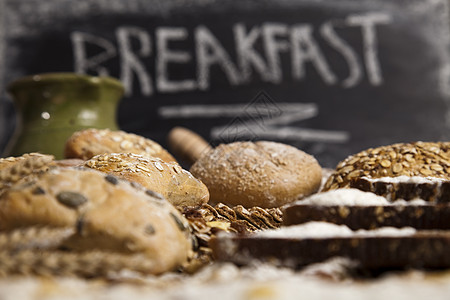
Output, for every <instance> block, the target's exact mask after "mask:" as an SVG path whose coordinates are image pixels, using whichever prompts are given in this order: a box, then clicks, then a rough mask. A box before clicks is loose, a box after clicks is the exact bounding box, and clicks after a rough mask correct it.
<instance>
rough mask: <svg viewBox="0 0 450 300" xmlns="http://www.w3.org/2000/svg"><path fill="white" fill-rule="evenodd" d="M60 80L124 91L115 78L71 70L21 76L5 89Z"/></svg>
mask: <svg viewBox="0 0 450 300" xmlns="http://www.w3.org/2000/svg"><path fill="white" fill-rule="evenodd" d="M60 82H65V83H69V82H74V83H82V84H86V85H98V86H100V85H107V86H112V87H115V88H117V89H119V90H121V91H122V93H123V92H124V87H123V85H122V83H121V82H120V81H119V80H118V79H116V78H113V77H109V76H92V75H87V74H81V73H72V72H52V73H40V74H34V75H28V76H23V77H20V78H18V79H16V80H14V81H12V82H11V83H9V84H8V86H7V90H8V91H9V92H12V91H14V90H16V89H20V88H23V87H24V86H33V85H46V84H54V83H60Z"/></svg>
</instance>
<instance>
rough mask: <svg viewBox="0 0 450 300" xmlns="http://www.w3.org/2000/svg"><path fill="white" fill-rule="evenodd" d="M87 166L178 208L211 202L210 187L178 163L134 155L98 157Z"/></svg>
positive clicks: (115, 154) (112, 154) (92, 159)
mask: <svg viewBox="0 0 450 300" xmlns="http://www.w3.org/2000/svg"><path fill="white" fill-rule="evenodd" d="M85 166H86V167H89V168H92V169H96V170H99V171H102V172H105V173H108V174H112V175H115V176H117V177H120V178H124V179H127V180H129V181H134V182H137V183H139V184H141V185H143V186H144V187H146V188H147V189H150V190H152V191H155V192H157V193H160V194H161V195H163V196H164V197H165V198H166V199H167V200H168V201H169V202H170V203H172V204H173V205H176V206H197V205H201V204H203V203H206V202H208V200H209V192H208V188H207V187H206V186H205V185H204V184H203V183H202V182H201V181H200V180H198V179H196V178H195V177H194V176H192V175H191V173H189V172H188V171H186V170H184V169H182V168H181V167H180V166H179V165H178V164H177V163H169V162H164V161H162V160H160V159H159V158H151V157H145V156H142V155H138V154H132V153H110V154H103V155H97V156H94V157H93V158H91V159H90V160H88V161H86V162H85Z"/></svg>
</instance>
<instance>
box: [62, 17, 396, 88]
mask: <svg viewBox="0 0 450 300" xmlns="http://www.w3.org/2000/svg"><path fill="white" fill-rule="evenodd" d="M391 22H392V18H391V16H390V15H389V14H388V13H384V12H370V13H364V14H355V15H348V16H347V17H346V18H343V19H332V20H328V21H325V22H323V23H322V24H319V25H313V24H308V23H298V24H293V25H292V24H291V25H289V24H284V23H271V22H265V23H261V24H260V25H255V26H253V27H250V28H247V26H246V25H245V24H244V23H242V22H237V23H235V24H233V25H232V27H231V32H232V34H233V36H234V45H232V46H231V47H233V49H232V50H233V54H234V55H235V57H233V56H232V55H231V50H230V45H227V47H225V46H224V44H223V42H221V41H220V39H219V38H218V37H217V36H215V34H214V32H213V31H212V30H211V29H210V28H208V27H207V26H205V25H201V24H200V25H198V26H196V27H195V28H193V29H191V30H188V29H187V28H184V27H168V26H166V27H156V28H155V29H154V32H153V34H154V43H155V52H156V53H152V50H151V49H152V35H151V34H152V33H151V32H149V31H148V29H145V28H140V27H133V26H118V27H117V28H116V29H115V32H114V33H115V36H116V41H109V40H107V39H105V38H104V37H101V36H95V35H93V34H92V33H85V32H80V31H75V32H73V33H72V34H71V42H72V45H73V49H74V51H73V53H74V69H75V71H77V72H80V73H88V72H91V73H92V72H95V73H98V74H100V75H109V70H108V69H107V67H106V63H107V62H108V61H110V60H112V59H118V60H119V62H120V63H119V64H120V72H121V73H120V79H121V80H122V82H123V84H124V85H125V88H126V91H127V95H131V94H132V93H133V92H134V91H133V83H134V80H137V82H138V83H139V86H140V91H139V92H140V93H141V94H142V95H145V96H150V95H152V94H153V93H155V91H157V92H159V93H177V92H183V91H193V90H200V91H206V90H209V89H211V82H212V78H211V76H212V75H211V74H212V68H213V67H215V68H217V67H218V69H219V70H220V71H221V72H222V73H223V74H224V75H225V78H226V79H227V81H228V83H229V84H230V86H239V85H244V84H248V83H251V82H252V81H254V80H262V81H263V82H269V83H273V84H278V83H281V82H283V81H284V80H287V79H290V80H293V81H297V82H301V81H304V80H306V79H307V77H308V74H307V71H306V70H307V69H306V65H307V64H310V65H311V66H312V67H313V69H314V70H315V72H317V74H318V75H319V76H320V78H321V79H322V81H323V83H324V84H325V85H337V86H341V87H342V88H352V87H355V86H356V85H358V84H359V83H360V82H361V81H362V80H363V79H364V78H363V76H364V74H367V81H368V82H369V84H371V85H373V86H378V85H381V84H383V80H384V79H383V70H382V68H381V62H380V61H379V55H378V44H377V27H379V26H386V25H389V24H390V23H391ZM337 28H339V30H340V31H342V30H345V29H352V28H358V29H359V30H360V33H361V34H360V36H361V39H360V41H361V44H360V45H352V44H350V42H348V41H346V40H345V38H344V37H343V36H341V35H339V34H338V31H337V30H336V29H337ZM319 38H320V39H321V43H322V44H323V43H325V44H326V45H327V47H329V48H331V49H333V50H334V51H335V52H336V53H338V54H339V55H340V56H341V57H342V58H343V60H344V61H345V63H346V66H347V70H348V75H346V77H344V78H340V77H339V76H338V75H337V73H336V72H335V70H333V68H332V64H330V62H329V61H328V58H327V57H326V55H325V53H326V52H325V51H323V49H322V48H321V47H323V46H320V44H321V43H319V41H318V39H319ZM187 40H192V41H193V42H194V45H195V46H194V49H188V48H184V49H183V48H175V47H174V46H173V45H172V42H183V41H187ZM114 42H117V47H115V46H114ZM257 42H260V43H261V45H262V49H257V47H256V46H255V45H256V43H257ZM132 44H133V45H135V44H138V47H137V49H136V47H134V48H133V47H131V45H132ZM89 45H95V46H96V47H99V48H101V49H102V50H103V51H102V52H101V53H96V54H93V55H91V56H89V55H88V51H87V47H88V46H89ZM357 49H363V50H362V53H358V51H357ZM283 55H287V56H289V57H290V66H289V69H290V70H291V71H290V73H291V74H290V75H287V72H286V70H284V69H283V64H282V63H281V57H282V56H283ZM149 59H154V62H155V63H154V66H155V67H154V68H153V69H150V65H151V64H149ZM189 64H192V65H193V66H195V68H192V69H195V71H193V73H192V74H190V75H189V76H190V77H187V78H182V79H177V80H175V79H173V78H172V77H173V76H171V74H170V68H169V66H170V65H189ZM363 69H364V70H365V71H366V72H363ZM340 76H342V75H340Z"/></svg>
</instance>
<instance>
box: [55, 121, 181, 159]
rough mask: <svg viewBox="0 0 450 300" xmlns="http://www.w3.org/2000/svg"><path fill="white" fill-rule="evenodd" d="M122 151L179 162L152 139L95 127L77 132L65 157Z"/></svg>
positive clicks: (84, 156)
mask: <svg viewBox="0 0 450 300" xmlns="http://www.w3.org/2000/svg"><path fill="white" fill-rule="evenodd" d="M122 152H127V153H135V154H140V155H145V156H152V157H158V158H160V159H162V160H163V161H166V162H177V161H176V159H175V158H174V157H173V156H172V155H171V154H170V153H169V152H167V150H165V149H164V148H163V147H161V145H159V144H158V143H156V142H154V141H152V140H150V139H147V138H144V137H142V136H139V135H136V134H133V133H127V132H124V131H121V130H118V131H111V130H109V129H94V128H91V129H86V130H82V131H77V132H75V133H74V134H73V135H72V136H71V137H70V138H69V139H68V140H67V142H66V145H65V148H64V157H65V158H80V159H83V160H87V159H90V158H92V157H94V156H95V155H99V154H104V153H122Z"/></svg>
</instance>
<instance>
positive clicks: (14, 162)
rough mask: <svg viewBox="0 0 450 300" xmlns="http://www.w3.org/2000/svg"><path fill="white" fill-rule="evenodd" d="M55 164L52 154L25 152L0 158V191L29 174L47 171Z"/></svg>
mask: <svg viewBox="0 0 450 300" xmlns="http://www.w3.org/2000/svg"><path fill="white" fill-rule="evenodd" d="M53 164H55V160H54V157H53V156H52V155H45V154H40V153H26V154H24V155H22V156H18V157H6V158H0V193H1V192H3V191H4V190H5V189H6V188H8V187H10V186H11V185H13V184H14V183H16V182H19V181H24V180H25V179H27V178H28V177H29V176H30V175H33V174H38V173H40V172H44V171H47V170H48V168H49V167H50V166H51V165H53Z"/></svg>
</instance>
